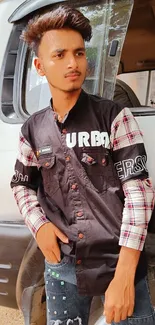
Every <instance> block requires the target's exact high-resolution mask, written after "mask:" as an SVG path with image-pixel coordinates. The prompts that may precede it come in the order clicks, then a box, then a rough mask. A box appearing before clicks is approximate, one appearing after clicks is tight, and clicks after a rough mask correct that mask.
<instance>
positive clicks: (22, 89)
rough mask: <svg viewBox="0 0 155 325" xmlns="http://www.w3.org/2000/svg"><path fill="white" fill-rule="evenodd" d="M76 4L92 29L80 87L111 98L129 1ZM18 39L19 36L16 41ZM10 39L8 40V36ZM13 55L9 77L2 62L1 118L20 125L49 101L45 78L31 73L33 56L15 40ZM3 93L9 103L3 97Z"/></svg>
mask: <svg viewBox="0 0 155 325" xmlns="http://www.w3.org/2000/svg"><path fill="white" fill-rule="evenodd" d="M77 3H78V2H76V1H74V4H75V6H76V7H77V8H78V9H79V10H80V11H81V12H83V13H84V15H85V16H87V17H88V18H89V20H90V21H91V25H92V27H93V37H92V39H91V41H90V42H89V43H88V44H87V43H86V50H87V57H88V76H87V78H86V81H85V83H84V86H83V87H84V89H85V90H86V91H87V92H90V93H93V94H99V95H101V96H104V97H106V98H109V99H112V98H113V93H114V84H115V79H116V75H117V71H118V66H119V61H120V56H121V51H122V47H123V43H124V39H125V36H126V32H127V28H128V23H129V19H130V16H131V12H132V8H133V0H124V1H123V2H122V1H120V0H119V1H115V0H110V1H108V0H100V1H95V0H94V1H91V2H90V1H89V2H87V1H80V6H78V4H77ZM82 3H83V5H82ZM25 21H26V20H25V19H24V20H23V25H22V21H20V24H21V25H22V28H24V23H25ZM15 26H16V27H14V28H15V29H16V31H17V30H18V24H17V23H16V24H15ZM14 33H15V32H14ZM19 36H20V34H19V35H18V39H19ZM10 39H11V40H12V36H11V37H10ZM9 51H10V48H8V49H7V51H6V56H5V57H7V58H8V55H9V53H10V52H9ZM16 52H17V56H16V60H15V66H14V67H13V69H12V71H11V76H9V75H8V73H6V71H7V65H6V61H4V65H3V66H4V69H3V71H2V74H1V76H0V78H1V84H0V99H1V103H0V105H1V106H0V112H1V118H2V120H3V121H5V122H8V123H18V122H19V123H21V121H22V122H23V121H24V120H26V119H27V118H28V117H29V116H30V115H31V114H33V113H34V112H35V111H38V110H40V109H42V108H44V107H46V106H47V105H48V104H49V99H50V92H49V88H48V85H47V81H46V79H45V78H42V77H39V76H38V74H37V72H36V71H35V68H34V65H33V59H34V53H33V52H31V51H29V50H28V48H27V46H26V44H24V43H23V42H22V41H21V40H19V43H18V46H17V48H16ZM7 78H8V79H9V82H10V87H9V84H7V85H8V86H7V87H6V86H5V83H6V79H7ZM10 80H12V81H10ZM5 93H7V96H8V97H9V101H8V99H7V98H5ZM1 94H2V95H1ZM8 103H9V106H8V108H9V109H10V110H11V111H9V114H8V108H7V104H8ZM11 114H13V118H12V115H11Z"/></svg>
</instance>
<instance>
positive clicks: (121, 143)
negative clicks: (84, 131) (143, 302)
mask: <svg viewBox="0 0 155 325" xmlns="http://www.w3.org/2000/svg"><path fill="white" fill-rule="evenodd" d="M111 149H112V151H113V161H114V163H115V167H116V170H117V173H118V176H119V178H120V180H121V182H122V187H123V191H124V195H125V205H124V210H123V217H122V225H121V231H120V240H119V244H120V246H122V247H121V250H120V255H119V260H118V264H117V267H116V271H115V276H114V279H113V280H112V282H111V283H110V285H109V287H108V289H107V291H106V295H105V297H106V299H105V314H106V318H107V322H111V321H112V320H114V321H115V322H119V321H120V320H124V319H126V318H127V316H131V315H132V313H133V308H134V280H135V273H136V269H137V264H138V261H139V257H140V252H141V251H142V250H143V246H144V243H145V239H146V235H147V227H148V223H149V220H150V218H151V214H152V210H153V206H154V190H153V188H152V184H151V181H150V179H149V178H148V172H147V168H146V152H145V148H144V144H143V138H142V133H141V131H140V130H139V127H138V125H137V122H136V120H135V119H134V117H133V115H132V114H131V112H130V110H129V109H127V108H125V109H124V110H122V111H121V112H120V113H119V114H118V115H117V116H116V118H115V120H114V121H113V123H112V128H111ZM118 292H119V296H118Z"/></svg>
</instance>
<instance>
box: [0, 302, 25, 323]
mask: <svg viewBox="0 0 155 325" xmlns="http://www.w3.org/2000/svg"><path fill="white" fill-rule="evenodd" d="M0 324H1V325H6V324H9V325H24V321H23V317H22V315H21V313H20V312H19V310H15V309H11V308H6V307H1V306H0Z"/></svg>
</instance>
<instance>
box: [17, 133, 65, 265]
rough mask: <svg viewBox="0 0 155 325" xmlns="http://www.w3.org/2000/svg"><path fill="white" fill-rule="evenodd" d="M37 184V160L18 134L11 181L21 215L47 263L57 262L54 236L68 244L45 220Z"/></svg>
mask: <svg viewBox="0 0 155 325" xmlns="http://www.w3.org/2000/svg"><path fill="white" fill-rule="evenodd" d="M39 182H40V170H39V165H38V161H37V158H36V156H35V154H34V152H33V150H32V148H31V146H30V144H29V143H28V141H27V140H26V139H25V138H24V136H23V135H22V134H20V140H19V150H18V157H17V161H16V164H15V174H14V176H13V177H12V180H11V187H12V190H13V193H14V197H15V200H16V202H17V205H18V208H19V210H20V213H21V214H22V216H23V218H24V221H25V223H26V225H27V226H28V228H29V229H30V231H31V233H32V235H33V236H34V237H35V239H36V241H37V243H38V246H39V247H40V249H41V250H42V252H43V254H44V256H45V258H46V259H47V260H48V261H51V262H54V263H57V262H58V261H60V250H59V247H58V244H57V237H58V238H60V239H61V240H62V241H63V242H65V243H67V242H68V239H67V237H66V236H65V235H64V234H63V233H62V232H61V231H60V230H59V229H58V228H57V227H55V226H54V225H53V224H52V223H51V222H49V220H48V219H47V217H46V215H45V213H44V211H43V209H42V207H41V206H40V204H39V202H38V199H37V193H36V192H37V189H38V186H39Z"/></svg>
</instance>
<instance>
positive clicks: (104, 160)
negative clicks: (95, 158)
mask: <svg viewBox="0 0 155 325" xmlns="http://www.w3.org/2000/svg"><path fill="white" fill-rule="evenodd" d="M106 164H107V161H106V159H105V158H103V159H102V165H103V166H106Z"/></svg>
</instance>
